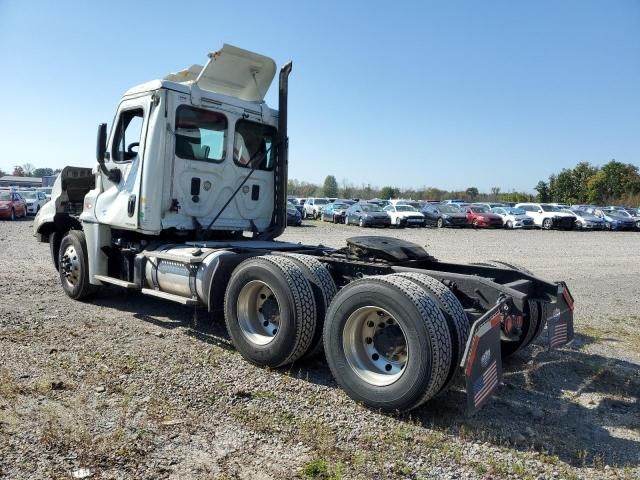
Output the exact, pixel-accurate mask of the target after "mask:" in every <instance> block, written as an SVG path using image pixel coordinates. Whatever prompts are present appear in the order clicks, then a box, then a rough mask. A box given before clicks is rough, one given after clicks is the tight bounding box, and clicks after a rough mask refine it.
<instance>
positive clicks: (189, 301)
mask: <svg viewBox="0 0 640 480" xmlns="http://www.w3.org/2000/svg"><path fill="white" fill-rule="evenodd" d="M142 293H144V294H145V295H151V296H152V297H158V298H164V299H165V300H171V301H172V302H176V303H180V304H182V305H198V303H199V302H198V299H197V298H194V297H191V298H188V297H181V296H180V295H174V294H173V293H167V292H162V291H160V290H154V289H152V288H143V289H142Z"/></svg>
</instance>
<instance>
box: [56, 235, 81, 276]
mask: <svg viewBox="0 0 640 480" xmlns="http://www.w3.org/2000/svg"><path fill="white" fill-rule="evenodd" d="M60 269H61V270H62V275H63V276H64V278H65V281H66V282H67V283H68V284H69V285H71V286H75V285H77V283H78V281H80V259H79V258H78V252H76V248H75V247H74V246H73V245H69V246H68V247H67V248H66V249H65V251H64V253H63V254H62V258H61V259H60Z"/></svg>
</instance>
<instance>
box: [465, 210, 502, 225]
mask: <svg viewBox="0 0 640 480" xmlns="http://www.w3.org/2000/svg"><path fill="white" fill-rule="evenodd" d="M464 213H465V215H466V216H467V223H468V224H469V225H472V226H473V227H484V228H502V218H501V217H500V216H499V215H496V214H495V213H491V211H490V210H489V209H488V208H487V207H485V206H484V205H469V206H468V207H466V208H465V211H464Z"/></svg>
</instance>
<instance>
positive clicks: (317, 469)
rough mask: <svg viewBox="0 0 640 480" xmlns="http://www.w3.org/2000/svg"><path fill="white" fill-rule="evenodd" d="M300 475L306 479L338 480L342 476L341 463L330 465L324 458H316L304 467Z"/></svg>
mask: <svg viewBox="0 0 640 480" xmlns="http://www.w3.org/2000/svg"><path fill="white" fill-rule="evenodd" d="M302 474H303V475H304V478H306V479H314V480H340V479H342V475H343V467H342V464H341V463H337V464H336V465H331V464H330V463H329V462H327V461H326V460H325V459H324V458H316V459H314V460H312V461H310V462H309V463H307V464H306V465H305V466H304V468H303V469H302Z"/></svg>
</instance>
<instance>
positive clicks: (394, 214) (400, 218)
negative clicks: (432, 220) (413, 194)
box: [384, 204, 424, 227]
mask: <svg viewBox="0 0 640 480" xmlns="http://www.w3.org/2000/svg"><path fill="white" fill-rule="evenodd" d="M384 211H385V212H387V213H388V214H389V217H391V225H395V226H396V227H422V226H424V215H423V214H422V213H420V212H419V211H418V210H416V209H415V208H414V207H412V206H411V205H402V204H399V205H387V206H386V207H384Z"/></svg>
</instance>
